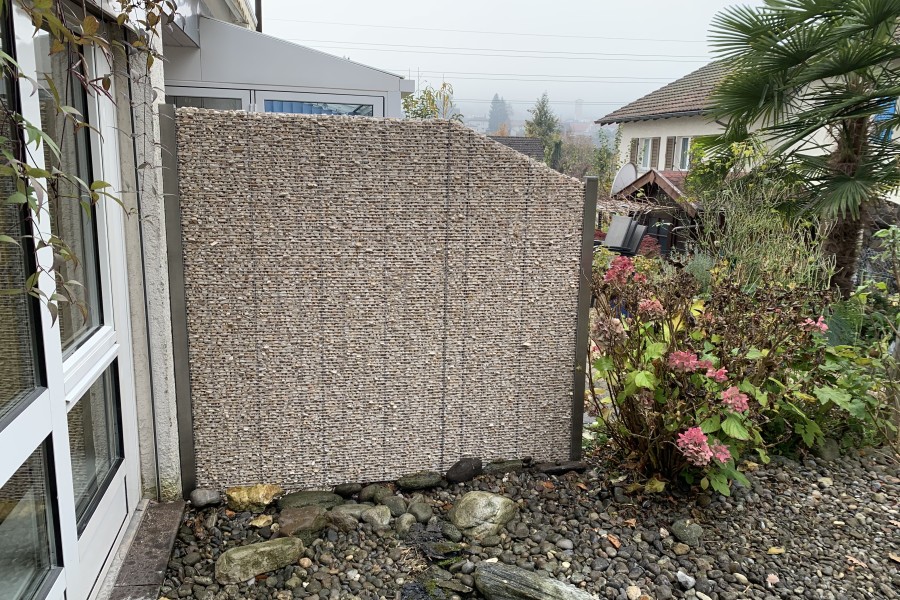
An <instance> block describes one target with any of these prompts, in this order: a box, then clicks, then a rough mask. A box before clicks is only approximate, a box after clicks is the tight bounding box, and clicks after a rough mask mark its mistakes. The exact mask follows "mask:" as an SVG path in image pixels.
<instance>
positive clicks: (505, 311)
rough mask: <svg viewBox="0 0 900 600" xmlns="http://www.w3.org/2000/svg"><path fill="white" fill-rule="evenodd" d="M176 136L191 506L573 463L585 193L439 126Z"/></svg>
mask: <svg viewBox="0 0 900 600" xmlns="http://www.w3.org/2000/svg"><path fill="white" fill-rule="evenodd" d="M177 121H178V152H179V169H180V181H181V196H182V198H181V202H182V217H183V227H184V252H185V256H184V262H185V280H186V294H187V306H188V323H189V325H188V337H189V343H190V363H191V364H190V372H191V386H192V395H193V398H192V401H193V415H194V436H195V450H196V463H197V480H198V484H200V485H204V486H214V487H224V486H228V485H236V484H246V483H255V482H260V481H264V482H269V483H278V484H281V485H283V486H285V487H286V488H303V487H320V486H325V485H330V484H334V483H340V482H344V481H360V482H365V481H381V480H389V479H393V478H396V477H398V476H400V475H403V474H406V473H410V472H414V471H418V470H422V469H437V470H443V469H445V468H447V467H448V466H449V465H451V464H453V462H455V461H456V460H457V459H459V458H460V457H462V456H480V457H482V458H484V459H486V460H489V459H494V458H511V457H523V456H532V457H534V458H535V459H547V460H557V459H565V458H567V456H568V452H569V435H570V434H569V432H570V426H571V422H572V414H571V397H572V366H573V364H574V358H575V329H576V302H577V301H576V297H577V292H578V285H577V275H578V273H577V272H578V267H579V260H580V251H581V222H582V208H583V202H584V198H583V186H582V184H581V183H580V182H579V181H576V180H574V179H571V178H569V177H565V176H562V175H560V174H559V173H556V172H555V171H553V170H551V169H549V168H547V167H546V166H544V165H543V164H539V163H537V162H535V161H532V160H531V159H529V158H527V157H525V156H523V155H521V154H519V153H518V152H516V151H514V150H511V149H509V148H506V147H505V146H502V145H500V144H498V143H495V142H493V141H491V140H489V139H488V138H486V137H484V136H482V135H479V134H477V133H475V132H473V131H471V130H469V129H467V128H465V127H463V126H461V125H458V124H455V123H449V122H447V121H397V120H388V119H372V118H358V117H325V116H300V115H274V114H247V113H241V112H214V111H200V110H196V109H182V110H179V111H178V117H177ZM577 418H578V420H579V423H580V421H581V415H578V416H577Z"/></svg>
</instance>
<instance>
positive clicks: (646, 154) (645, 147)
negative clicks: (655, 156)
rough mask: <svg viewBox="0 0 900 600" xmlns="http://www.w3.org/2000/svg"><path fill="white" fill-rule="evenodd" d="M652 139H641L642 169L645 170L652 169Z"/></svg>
mask: <svg viewBox="0 0 900 600" xmlns="http://www.w3.org/2000/svg"><path fill="white" fill-rule="evenodd" d="M650 144H651V141H650V138H643V139H641V167H642V168H644V169H649V168H650V154H651V152H650Z"/></svg>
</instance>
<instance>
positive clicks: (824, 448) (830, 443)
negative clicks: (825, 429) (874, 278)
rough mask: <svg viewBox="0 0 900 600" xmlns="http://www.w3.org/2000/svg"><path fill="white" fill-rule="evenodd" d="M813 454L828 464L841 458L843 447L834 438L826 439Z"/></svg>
mask: <svg viewBox="0 0 900 600" xmlns="http://www.w3.org/2000/svg"><path fill="white" fill-rule="evenodd" d="M813 452H814V453H815V454H816V456H818V457H819V458H821V459H822V460H824V461H826V462H834V461H836V460H837V459H839V458H840V457H841V445H840V444H839V443H838V442H837V440H834V439H832V438H825V439H824V440H822V443H820V444H819V445H817V446H816V447H815V448H814V449H813Z"/></svg>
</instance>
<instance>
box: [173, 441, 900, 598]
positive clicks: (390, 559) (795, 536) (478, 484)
mask: <svg viewBox="0 0 900 600" xmlns="http://www.w3.org/2000/svg"><path fill="white" fill-rule="evenodd" d="M612 472H613V471H612V469H611V468H610V466H609V465H608V464H607V465H600V464H595V465H593V466H592V468H590V469H589V470H587V471H586V472H585V473H583V474H580V475H579V474H576V473H568V474H566V475H562V476H559V477H555V476H548V475H545V474H543V473H539V472H535V471H527V470H526V471H522V472H518V473H507V474H504V475H483V476H481V477H478V478H477V479H476V480H474V481H471V482H468V483H464V484H456V485H449V484H446V483H443V484H442V487H438V488H435V489H432V490H429V491H426V492H424V493H423V495H424V497H425V500H426V501H427V502H428V503H429V504H430V505H431V507H432V508H433V510H434V514H435V517H434V518H432V520H431V521H430V522H429V523H428V526H427V530H425V526H416V527H414V529H413V536H412V539H409V538H404V539H401V538H400V536H398V535H397V534H396V533H395V532H394V531H393V530H388V531H387V532H382V533H379V532H376V531H373V529H372V528H371V526H370V525H369V524H366V523H360V524H359V526H358V528H357V529H356V530H355V531H350V532H349V533H342V532H339V531H337V530H336V529H333V528H328V529H325V530H323V531H322V532H321V534H320V535H321V538H320V539H317V540H316V541H314V542H313V543H312V544H311V545H310V546H309V547H307V548H306V550H305V554H304V556H303V557H302V558H301V559H300V560H299V562H298V564H297V565H295V566H290V567H286V568H284V569H281V570H279V571H276V572H274V573H271V574H268V575H263V576H259V577H257V578H256V580H255V581H253V582H252V583H250V584H248V583H246V582H245V583H242V584H240V585H230V586H220V585H218V584H216V583H215V581H214V574H213V569H214V562H215V559H216V558H217V557H218V555H219V554H220V552H222V551H224V550H225V549H228V548H231V547H234V546H237V545H243V544H249V543H253V542H259V541H263V540H264V539H267V538H268V537H270V536H272V535H273V534H272V532H271V527H262V528H259V529H257V528H256V527H253V526H251V525H249V521H250V520H251V518H252V517H253V515H250V514H249V513H239V514H235V513H232V512H231V511H228V510H226V509H225V507H218V508H206V509H202V510H199V511H194V510H188V511H187V512H186V514H185V517H184V522H183V527H182V528H181V531H180V533H179V535H178V539H177V541H176V545H175V549H174V552H173V556H172V559H171V561H170V563H169V570H168V571H167V574H166V581H165V584H164V586H163V588H162V591H161V596H162V597H166V598H173V599H174V598H179V597H180V598H196V599H198V600H226V599H227V600H236V599H239V598H259V599H277V600H289V599H291V598H310V599H312V598H321V599H323V600H324V599H333V600H342V599H353V598H359V599H364V600H369V599H376V598H385V599H388V600H394V599H395V598H410V599H412V598H417V599H418V598H423V597H427V596H423V595H422V593H423V590H424V589H428V590H430V591H433V592H434V593H435V594H436V595H437V597H444V598H448V599H451V598H480V596H479V595H478V593H477V591H475V592H472V593H468V591H467V590H468V588H470V587H472V585H473V580H472V575H471V573H472V571H473V570H474V568H475V566H476V565H477V563H478V562H479V561H483V560H499V561H501V562H504V563H508V564H516V565H518V566H520V567H523V568H525V569H530V570H540V571H544V572H545V573H546V574H547V576H552V577H556V578H558V579H560V580H563V581H565V582H568V583H571V584H573V585H576V586H578V587H581V588H583V589H585V590H587V591H588V592H590V593H591V594H593V595H595V596H596V597H598V598H610V599H617V600H618V599H623V600H626V599H629V600H636V599H637V598H643V600H666V599H668V598H697V599H698V600H704V599H705V598H709V599H712V600H742V599H745V598H760V599H766V600H770V599H778V598H798V599H799V598H810V599H819V598H825V599H835V600H840V599H845V598H848V599H849V598H852V599H863V598H866V599H868V598H877V599H885V600H891V599H900V479H898V477H900V472H898V467H897V464H896V463H894V462H891V461H890V460H889V459H888V458H887V456H886V455H885V454H883V453H881V452H878V451H869V452H862V453H858V454H854V456H852V457H844V458H841V459H838V460H837V461H834V462H830V463H825V462H823V461H821V460H819V459H813V458H808V459H806V460H804V461H803V462H802V464H801V463H797V462H794V461H789V460H785V459H778V458H776V459H774V460H773V464H771V465H769V466H767V467H760V468H759V469H758V470H756V471H754V472H752V473H749V477H750V481H751V485H750V486H749V487H738V488H737V489H735V491H734V493H733V494H732V496H731V497H730V498H725V497H721V496H717V495H716V496H709V495H702V494H701V495H696V494H690V493H686V492H681V491H678V490H674V491H670V490H667V491H666V493H664V494H661V495H654V496H627V495H626V494H625V493H624V490H623V488H621V487H615V486H614V485H612V484H610V483H609V478H610V477H611V475H610V473H612ZM615 480H616V479H615V478H613V481H615ZM618 485H625V483H624V482H620V483H619V484H618ZM472 490H484V491H490V492H494V493H499V494H503V495H505V496H507V497H509V498H512V499H513V500H515V501H516V502H518V504H519V512H518V516H517V517H515V518H514V519H513V520H512V521H511V522H509V523H508V524H507V525H506V527H505V528H504V530H502V531H501V533H500V535H498V536H491V537H489V538H486V539H484V540H483V541H482V542H481V544H480V545H478V544H474V543H472V544H465V540H463V542H464V545H463V548H462V551H461V552H460V553H459V554H457V555H453V556H452V557H451V558H450V560H445V561H436V562H435V563H430V562H429V560H428V559H427V558H426V556H425V553H423V552H422V546H421V545H420V544H419V542H421V541H422V540H427V539H434V538H435V537H436V536H437V537H439V536H440V534H439V533H438V532H440V531H442V529H443V531H444V534H445V535H447V537H450V538H456V537H457V536H458V531H453V530H454V528H447V527H446V524H445V523H444V521H445V519H446V513H447V511H448V510H449V509H450V508H451V506H452V505H453V503H454V502H456V501H457V500H458V499H459V498H460V497H461V496H462V495H463V494H465V493H466V492H468V491H472ZM407 496H408V495H407ZM267 513H268V514H272V515H275V516H277V513H276V510H275V508H274V506H272V507H269V509H268V510H267ZM685 518H687V519H692V520H693V521H694V522H695V523H697V524H699V525H700V527H702V535H701V536H700V541H699V543H696V542H693V541H692V540H686V536H685V535H684V534H681V537H682V539H681V540H679V539H678V538H677V537H676V535H675V532H676V531H678V532H679V533H680V528H679V527H677V526H676V527H674V528H673V523H675V522H676V521H678V520H680V519H685ZM276 520H277V519H276ZM396 520H398V519H395V521H396ZM442 524H444V527H443V528H442V527H441V525H442ZM684 541H691V542H692V546H693V547H691V546H688V545H687V544H684V543H683V542H684ZM438 563H439V564H438ZM445 569H446V570H445ZM445 580H449V581H445ZM418 581H421V582H424V583H425V584H426V585H425V586H423V587H418V585H416V584H414V582H418ZM436 582H439V583H437V585H435V583H436ZM454 587H455V588H457V590H456V591H452V590H447V588H454ZM638 589H639V590H640V591H639V592H638ZM445 590H446V591H445ZM442 594H443V595H442Z"/></svg>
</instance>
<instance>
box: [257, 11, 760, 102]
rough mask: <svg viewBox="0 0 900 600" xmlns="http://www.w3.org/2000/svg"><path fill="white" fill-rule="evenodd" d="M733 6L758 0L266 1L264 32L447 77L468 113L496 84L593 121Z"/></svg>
mask: <svg viewBox="0 0 900 600" xmlns="http://www.w3.org/2000/svg"><path fill="white" fill-rule="evenodd" d="M732 4H751V5H758V4H760V2H759V0H744V1H741V2H735V1H728V0H689V1H685V2H673V1H672V0H631V1H628V0H622V1H619V0H615V1H613V0H594V1H590V2H589V1H586V0H578V1H566V0H561V1H556V2H553V1H547V0H542V1H540V2H538V1H536V0H517V1H516V2H508V1H498V0H478V1H474V0H457V1H456V2H440V3H438V4H433V3H428V2H421V1H418V2H411V1H408V0H401V1H397V0H391V1H390V2H371V1H370V0H369V1H365V2H363V1H362V0H341V2H335V3H334V4H332V5H329V4H327V3H326V4H324V5H323V4H321V3H319V4H315V5H311V4H309V3H306V2H299V1H298V0H264V5H263V31H264V32H266V33H268V34H269V35H274V36H277V37H281V38H284V39H287V40H291V41H295V42H298V43H302V44H304V45H307V46H310V47H313V48H317V49H320V50H323V51H325V52H329V53H332V54H336V55H339V56H345V57H349V58H351V59H353V60H355V61H357V62H361V63H363V64H367V65H370V66H373V67H378V68H380V69H384V70H387V71H391V72H394V73H397V74H400V75H403V76H406V77H410V78H412V79H418V80H419V81H420V83H421V85H425V84H426V83H430V84H432V85H434V86H438V85H440V83H441V81H443V80H446V81H449V82H450V83H451V84H452V85H453V88H454V91H455V97H456V99H457V103H458V104H459V106H460V108H461V110H462V112H463V114H464V115H466V116H478V115H487V111H488V107H489V105H490V100H491V98H492V97H493V95H494V94H495V93H499V94H500V95H501V96H503V97H504V98H505V99H506V100H508V101H510V102H511V103H512V105H513V110H514V118H525V117H527V112H526V111H527V109H528V108H529V107H530V106H532V105H533V104H534V101H535V99H536V98H537V97H538V96H540V95H541V94H542V93H543V92H544V91H546V92H548V93H549V95H550V100H551V101H552V102H553V108H554V110H555V111H556V112H557V114H559V115H561V116H562V117H564V118H570V117H573V116H575V101H576V100H582V101H583V113H582V115H581V116H582V118H583V119H590V120H593V119H596V118H599V117H601V116H603V115H605V114H606V113H608V112H611V111H612V110H614V109H615V108H618V107H619V106H622V105H623V104H626V103H628V102H630V101H631V100H634V99H635V98H638V97H640V96H642V95H644V94H646V93H647V92H650V91H652V90H654V89H656V88H658V87H661V86H662V85H664V84H665V83H667V82H669V81H672V80H673V79H677V78H678V77H681V76H682V75H685V74H686V73H689V72H690V71H693V70H694V69H696V68H698V67H700V66H702V65H703V64H704V63H706V62H708V61H709V59H710V58H711V57H712V54H711V53H710V50H709V48H708V46H707V42H706V39H707V31H708V28H709V23H710V21H711V20H712V18H713V16H714V15H715V14H716V13H717V12H718V11H719V10H721V9H722V8H723V7H725V6H728V5H732ZM312 6H317V7H319V8H322V7H323V6H331V7H332V8H333V9H334V10H327V11H325V10H311V7H312Z"/></svg>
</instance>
